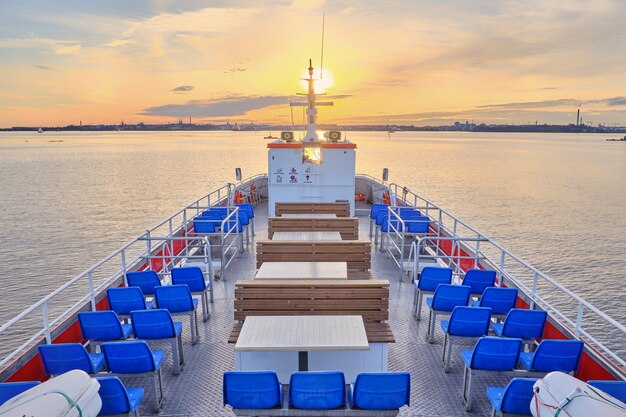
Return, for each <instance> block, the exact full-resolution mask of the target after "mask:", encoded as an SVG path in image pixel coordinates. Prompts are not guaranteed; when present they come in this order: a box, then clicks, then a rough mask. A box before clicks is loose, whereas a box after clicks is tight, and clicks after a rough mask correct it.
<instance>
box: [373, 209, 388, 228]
mask: <svg viewBox="0 0 626 417" xmlns="http://www.w3.org/2000/svg"><path fill="white" fill-rule="evenodd" d="M387 207H388V206H387ZM388 216H389V213H387V210H380V211H379V212H378V214H376V225H377V226H382V225H383V223H385V222H386V221H387V217H388Z"/></svg>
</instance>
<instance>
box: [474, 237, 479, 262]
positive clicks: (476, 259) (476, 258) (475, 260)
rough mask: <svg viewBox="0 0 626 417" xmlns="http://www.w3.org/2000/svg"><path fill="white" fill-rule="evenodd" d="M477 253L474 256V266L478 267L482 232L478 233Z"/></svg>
mask: <svg viewBox="0 0 626 417" xmlns="http://www.w3.org/2000/svg"><path fill="white" fill-rule="evenodd" d="M476 239H478V240H476V253H475V256H474V268H478V257H479V256H480V234H478V233H477V234H476Z"/></svg>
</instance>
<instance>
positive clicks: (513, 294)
mask: <svg viewBox="0 0 626 417" xmlns="http://www.w3.org/2000/svg"><path fill="white" fill-rule="evenodd" d="M516 301H517V289H516V288H498V287H488V288H485V291H483V295H482V296H481V297H480V306H481V307H489V308H491V314H507V313H508V312H509V311H511V309H512V308H515V302H516ZM516 337H517V336H516Z"/></svg>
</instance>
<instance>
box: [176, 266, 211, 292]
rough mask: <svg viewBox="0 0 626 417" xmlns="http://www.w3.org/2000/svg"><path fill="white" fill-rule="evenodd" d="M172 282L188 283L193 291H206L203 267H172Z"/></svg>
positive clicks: (177, 283) (178, 283)
mask: <svg viewBox="0 0 626 417" xmlns="http://www.w3.org/2000/svg"><path fill="white" fill-rule="evenodd" d="M171 273H172V284H174V285H186V286H188V287H189V290H190V291H191V292H197V291H204V290H206V288H207V284H206V282H205V281H204V274H203V273H202V269H200V267H197V266H185V267H182V268H172V271H171Z"/></svg>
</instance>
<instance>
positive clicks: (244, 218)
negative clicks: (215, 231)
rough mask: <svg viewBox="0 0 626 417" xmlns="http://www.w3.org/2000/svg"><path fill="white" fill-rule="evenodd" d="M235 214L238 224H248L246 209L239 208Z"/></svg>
mask: <svg viewBox="0 0 626 417" xmlns="http://www.w3.org/2000/svg"><path fill="white" fill-rule="evenodd" d="M235 216H236V217H238V219H239V224H243V225H244V226H245V225H248V224H250V217H249V216H248V212H247V211H245V210H241V209H240V210H238V211H237V214H235ZM233 219H234V217H233Z"/></svg>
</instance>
